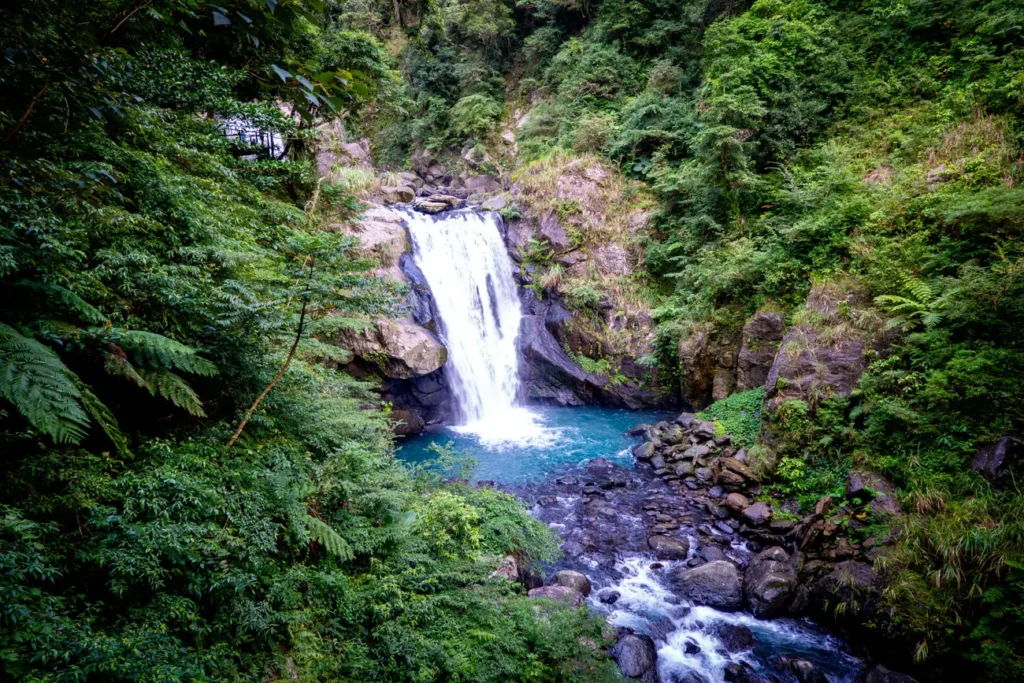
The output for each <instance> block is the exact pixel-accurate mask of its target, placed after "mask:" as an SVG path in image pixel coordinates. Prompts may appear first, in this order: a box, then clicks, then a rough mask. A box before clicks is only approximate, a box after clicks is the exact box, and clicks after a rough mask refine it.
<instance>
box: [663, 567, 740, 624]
mask: <svg viewBox="0 0 1024 683" xmlns="http://www.w3.org/2000/svg"><path fill="white" fill-rule="evenodd" d="M672 581H673V585H674V586H675V588H676V590H677V592H678V593H679V594H680V595H681V596H682V597H684V598H687V599H689V600H692V601H693V602H694V603H696V604H698V605H706V606H708V607H714V608H716V609H720V610H723V611H727V612H731V611H735V610H738V609H739V608H740V607H742V606H743V590H742V588H741V586H740V574H739V571H738V570H737V569H736V565H734V564H732V563H731V562H726V561H716V562H708V563H707V564H702V565H701V566H699V567H696V568H694V569H686V568H678V569H677V570H676V571H675V573H673V575H672Z"/></svg>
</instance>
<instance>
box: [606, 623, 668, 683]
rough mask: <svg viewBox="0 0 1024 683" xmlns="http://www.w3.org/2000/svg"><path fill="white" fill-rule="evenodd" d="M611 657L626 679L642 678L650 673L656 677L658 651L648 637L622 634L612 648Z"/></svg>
mask: <svg viewBox="0 0 1024 683" xmlns="http://www.w3.org/2000/svg"><path fill="white" fill-rule="evenodd" d="M611 655H612V657H613V658H614V659H615V662H616V664H618V665H619V670H620V671H622V675H623V676H625V677H627V678H643V677H644V676H645V675H646V674H649V673H650V672H652V671H653V672H654V673H655V675H657V669H656V668H655V667H656V666H657V663H658V651H657V649H656V648H655V647H654V641H653V640H652V639H651V638H650V637H649V636H643V635H637V634H634V633H622V634H620V635H619V638H618V640H617V641H616V642H615V645H613V646H612V649H611ZM652 680H653V679H652Z"/></svg>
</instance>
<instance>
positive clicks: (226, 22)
mask: <svg viewBox="0 0 1024 683" xmlns="http://www.w3.org/2000/svg"><path fill="white" fill-rule="evenodd" d="M213 25H214V26H230V25H231V20H230V19H228V18H227V17H226V16H224V15H223V14H221V13H220V12H214V13H213Z"/></svg>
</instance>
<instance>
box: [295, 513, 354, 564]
mask: <svg viewBox="0 0 1024 683" xmlns="http://www.w3.org/2000/svg"><path fill="white" fill-rule="evenodd" d="M306 528H307V529H308V530H309V537H310V538H312V539H313V540H314V541H316V542H317V543H319V544H320V545H322V546H323V547H324V550H326V551H327V552H328V553H329V554H331V555H333V556H334V557H337V558H338V559H339V560H341V561H343V562H347V561H349V560H351V559H353V558H355V553H353V552H352V546H350V545H349V544H348V541H346V540H345V539H344V538H342V537H341V536H340V535H339V534H338V532H337V531H335V530H334V529H332V528H331V527H330V525H329V524H327V523H326V522H324V521H323V520H321V519H317V518H316V517H308V518H306Z"/></svg>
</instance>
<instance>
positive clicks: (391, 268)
mask: <svg viewBox="0 0 1024 683" xmlns="http://www.w3.org/2000/svg"><path fill="white" fill-rule="evenodd" d="M328 229H329V230H333V231H337V232H343V233H345V234H348V235H352V236H353V237H356V238H357V239H358V240H359V246H358V247H357V248H356V249H355V252H356V254H357V255H358V256H360V257H363V258H368V259H373V260H375V261H377V262H378V264H379V265H378V266H377V267H376V268H374V270H373V274H374V275H377V276H381V275H383V276H387V277H390V278H393V279H395V280H406V279H407V277H406V275H405V273H403V271H402V269H401V267H400V259H401V258H402V256H404V255H406V254H408V253H410V252H412V244H411V243H410V242H409V235H408V233H407V232H406V229H405V223H404V222H403V220H402V216H401V215H400V214H398V213H396V212H395V211H392V210H391V209H388V208H386V207H384V206H380V205H370V208H368V209H367V210H366V211H365V212H363V215H362V216H360V218H359V220H358V221H356V222H354V223H345V224H342V223H334V224H331V225H329V226H328Z"/></svg>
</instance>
